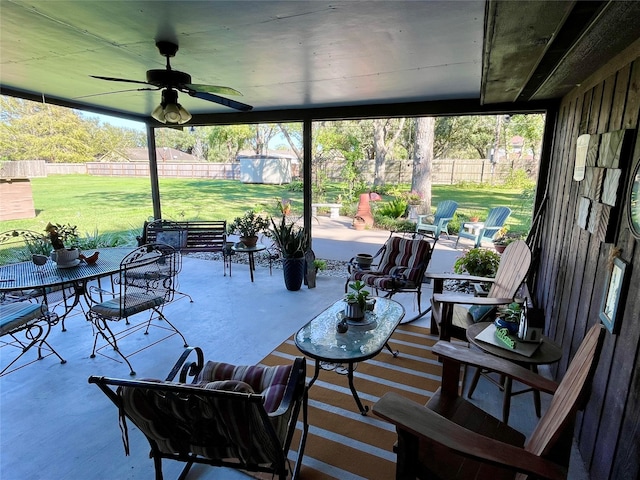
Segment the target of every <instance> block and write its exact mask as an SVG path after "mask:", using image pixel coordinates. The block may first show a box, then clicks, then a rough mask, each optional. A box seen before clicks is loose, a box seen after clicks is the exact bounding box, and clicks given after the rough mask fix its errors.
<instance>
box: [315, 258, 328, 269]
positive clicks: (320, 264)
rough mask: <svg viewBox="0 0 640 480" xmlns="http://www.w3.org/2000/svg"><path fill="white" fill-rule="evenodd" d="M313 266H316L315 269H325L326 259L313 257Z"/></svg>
mask: <svg viewBox="0 0 640 480" xmlns="http://www.w3.org/2000/svg"><path fill="white" fill-rule="evenodd" d="M313 266H314V267H315V268H316V270H317V271H319V272H320V271H322V270H326V269H327V261H326V260H320V259H317V258H316V259H315V260H314V261H313Z"/></svg>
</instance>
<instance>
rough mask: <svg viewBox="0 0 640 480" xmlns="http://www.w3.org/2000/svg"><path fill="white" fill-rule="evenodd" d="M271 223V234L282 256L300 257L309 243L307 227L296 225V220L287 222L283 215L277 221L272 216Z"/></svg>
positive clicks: (307, 248)
mask: <svg viewBox="0 0 640 480" xmlns="http://www.w3.org/2000/svg"><path fill="white" fill-rule="evenodd" d="M271 223H272V225H273V229H272V231H271V236H272V237H273V241H274V242H275V244H276V245H277V247H278V250H280V254H281V255H282V257H283V258H302V257H303V256H304V254H305V252H306V251H307V250H309V245H310V239H309V232H308V231H307V229H305V228H304V227H302V226H300V225H297V224H296V222H287V217H285V216H284V215H283V216H282V217H281V218H280V222H279V223H276V221H275V220H274V219H273V217H272V218H271Z"/></svg>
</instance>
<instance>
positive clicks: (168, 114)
mask: <svg viewBox="0 0 640 480" xmlns="http://www.w3.org/2000/svg"><path fill="white" fill-rule="evenodd" d="M151 116H152V117H153V118H155V119H156V120H158V121H159V122H160V123H170V124H176V123H177V124H179V125H182V124H183V123H187V122H188V121H189V120H191V114H190V113H189V112H187V110H186V109H185V108H184V107H183V106H182V105H180V104H179V103H178V92H176V91H175V90H172V89H166V90H163V92H162V102H161V103H160V105H158V106H157V107H156V108H155V109H154V110H153V112H152V113H151Z"/></svg>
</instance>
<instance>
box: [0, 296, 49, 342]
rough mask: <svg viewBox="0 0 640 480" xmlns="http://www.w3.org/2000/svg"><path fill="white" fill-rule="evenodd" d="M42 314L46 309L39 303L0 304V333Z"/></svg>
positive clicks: (11, 329)
mask: <svg viewBox="0 0 640 480" xmlns="http://www.w3.org/2000/svg"><path fill="white" fill-rule="evenodd" d="M44 314H46V309H44V308H43V306H42V305H41V304H39V303H30V302H14V303H7V304H4V305H0V335H5V334H6V333H9V332H11V331H13V330H15V329H16V328H17V327H20V326H21V325H24V324H26V323H28V322H29V321H31V320H35V319H38V318H40V317H41V316H43V315H44Z"/></svg>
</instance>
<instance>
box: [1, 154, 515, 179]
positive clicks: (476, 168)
mask: <svg viewBox="0 0 640 480" xmlns="http://www.w3.org/2000/svg"><path fill="white" fill-rule="evenodd" d="M343 167H344V162H343V161H340V160H330V161H325V162H322V163H318V164H316V165H315V166H314V169H315V171H316V172H322V174H323V175H325V176H326V177H327V178H328V179H329V180H332V181H341V180H342V179H343V177H342V169H343ZM358 168H360V170H361V172H362V177H363V179H364V180H365V181H366V182H369V183H371V182H373V169H374V165H373V161H367V162H365V161H363V162H362V164H361V165H359V166H358ZM512 168H513V165H512V162H501V163H498V164H495V165H493V164H491V162H490V161H489V160H480V159H478V160H454V159H448V160H434V161H433V164H432V182H433V184H439V185H449V184H455V183H458V182H476V183H481V182H487V183H501V182H503V181H504V179H505V177H506V176H507V175H508V174H509V172H510V171H511V169H512ZM292 170H293V171H292V178H298V171H299V168H298V165H297V164H294V165H293V168H292ZM68 174H81V175H96V176H107V177H116V176H123V177H148V176H149V164H148V163H146V162H88V163H46V162H45V161H44V160H23V161H18V162H2V164H1V168H0V177H2V178H36V177H46V176H47V175H68ZM158 175H159V176H160V177H163V178H167V177H172V178H209V179H222V180H241V171H240V163H239V162H233V163H207V162H199V163H182V162H181V163H168V162H162V163H158ZM386 181H387V182H388V183H411V161H410V160H387V164H386Z"/></svg>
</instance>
